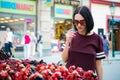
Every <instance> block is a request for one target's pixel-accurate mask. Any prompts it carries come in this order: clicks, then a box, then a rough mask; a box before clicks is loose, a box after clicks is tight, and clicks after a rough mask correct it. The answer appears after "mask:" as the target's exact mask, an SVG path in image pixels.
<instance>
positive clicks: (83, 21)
mask: <svg viewBox="0 0 120 80" xmlns="http://www.w3.org/2000/svg"><path fill="white" fill-rule="evenodd" d="M79 23H80V25H85V24H86V21H85V20H84V19H83V20H80V21H78V20H73V24H74V25H76V26H77V25H78V24H79Z"/></svg>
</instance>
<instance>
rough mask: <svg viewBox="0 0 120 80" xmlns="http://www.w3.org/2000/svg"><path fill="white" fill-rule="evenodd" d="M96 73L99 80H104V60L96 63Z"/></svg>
mask: <svg viewBox="0 0 120 80" xmlns="http://www.w3.org/2000/svg"><path fill="white" fill-rule="evenodd" d="M96 72H97V75H98V78H99V80H103V67H102V60H97V61H96Z"/></svg>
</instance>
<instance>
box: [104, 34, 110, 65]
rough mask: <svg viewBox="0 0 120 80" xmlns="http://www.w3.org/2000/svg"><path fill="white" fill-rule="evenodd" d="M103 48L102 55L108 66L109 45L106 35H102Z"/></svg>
mask: <svg viewBox="0 0 120 80" xmlns="http://www.w3.org/2000/svg"><path fill="white" fill-rule="evenodd" d="M103 48H104V53H105V55H106V59H107V61H108V64H110V60H109V49H110V44H109V41H108V40H107V38H106V35H103Z"/></svg>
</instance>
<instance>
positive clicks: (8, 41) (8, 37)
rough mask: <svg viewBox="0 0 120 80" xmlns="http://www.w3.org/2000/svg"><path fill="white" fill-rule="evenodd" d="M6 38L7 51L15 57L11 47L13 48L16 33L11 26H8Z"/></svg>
mask: <svg viewBox="0 0 120 80" xmlns="http://www.w3.org/2000/svg"><path fill="white" fill-rule="evenodd" d="M4 38H5V51H6V52H7V53H8V54H10V56H11V57H14V55H13V54H12V51H11V48H13V41H14V35H13V33H12V32H11V30H10V28H9V27H7V28H6V35H5V37H4Z"/></svg>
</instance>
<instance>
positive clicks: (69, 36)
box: [62, 6, 105, 80]
mask: <svg viewBox="0 0 120 80" xmlns="http://www.w3.org/2000/svg"><path fill="white" fill-rule="evenodd" d="M73 25H74V27H73V28H74V29H75V30H74V31H73V30H72V29H70V30H68V32H67V33H66V41H65V46H64V50H63V53H62V60H63V61H64V62H65V63H66V67H67V68H69V67H70V66H72V65H74V66H75V67H82V68H83V70H85V71H88V70H93V71H94V72H96V73H97V76H98V78H99V80H103V69H102V68H103V67H102V59H104V58H105V54H104V50H103V42H102V38H101V37H100V36H99V35H98V34H96V33H95V32H92V29H93V27H94V21H93V17H92V14H91V12H90V10H89V9H88V7H86V6H81V7H77V8H76V9H75V11H74V14H73Z"/></svg>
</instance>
